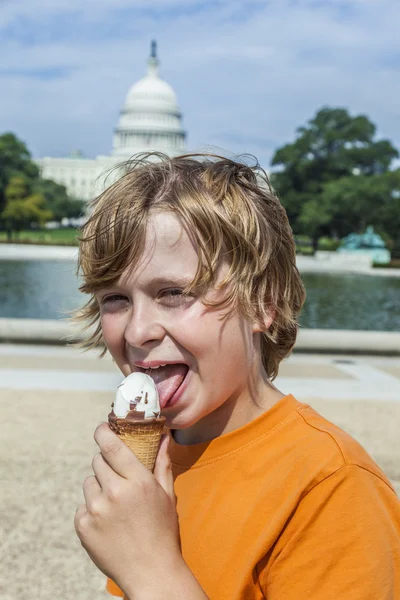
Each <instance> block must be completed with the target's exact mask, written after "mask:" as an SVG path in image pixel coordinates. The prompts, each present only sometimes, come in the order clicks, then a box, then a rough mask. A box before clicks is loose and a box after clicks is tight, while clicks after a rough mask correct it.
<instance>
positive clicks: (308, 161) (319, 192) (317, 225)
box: [272, 107, 398, 248]
mask: <svg viewBox="0 0 400 600" xmlns="http://www.w3.org/2000/svg"><path fill="white" fill-rule="evenodd" d="M375 134H376V128H375V125H374V124H373V123H372V122H371V121H370V120H369V119H368V118H367V117H366V116H363V115H359V116H356V117H352V116H351V115H350V114H349V113H348V111H347V110H345V109H342V108H328V107H325V108H322V109H321V110H319V111H318V112H317V113H316V115H315V116H314V118H313V119H311V120H310V121H309V122H308V124H307V125H306V126H304V127H300V128H299V129H298V130H297V137H296V139H295V141H294V142H293V143H291V144H286V145H284V146H283V147H282V148H279V149H278V150H277V151H276V153H275V155H274V156H273V159H272V166H273V167H276V168H277V170H276V172H274V173H273V175H272V184H273V186H274V187H275V189H276V190H277V192H278V193H279V195H280V197H281V198H282V202H283V204H284V206H285V208H286V211H287V213H288V217H289V219H290V221H291V223H292V227H293V229H294V232H295V233H296V234H306V235H309V236H311V238H312V240H313V246H314V248H316V247H317V245H318V239H319V237H320V236H322V235H330V236H336V235H340V236H341V235H343V231H346V232H347V229H348V227H351V228H352V229H350V230H351V231H354V230H358V229H360V228H362V227H363V222H364V221H365V222H367V221H368V223H373V221H371V218H372V215H373V214H374V202H378V205H379V200H377V198H378V195H379V194H378V192H379V187H380V186H382V185H383V184H382V181H383V180H381V179H379V176H381V175H384V174H386V173H388V172H389V168H390V165H391V163H392V161H393V159H394V158H396V157H398V152H397V150H396V149H395V148H394V147H393V146H392V144H391V142H390V141H388V140H379V141H376V140H375ZM383 187H385V186H383ZM370 188H372V189H370ZM385 189H386V188H385ZM366 192H367V193H366ZM343 193H344V196H345V198H347V200H345V199H344V198H343ZM389 203H390V202H389ZM370 210H371V211H372V212H371V213H369V212H368V211H370Z"/></svg>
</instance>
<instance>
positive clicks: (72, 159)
mask: <svg viewBox="0 0 400 600" xmlns="http://www.w3.org/2000/svg"><path fill="white" fill-rule="evenodd" d="M158 66H159V61H158V58H157V50H156V43H155V42H154V41H153V42H152V43H151V52H150V57H149V59H148V62H147V75H146V76H145V77H143V79H140V81H138V82H137V83H135V84H134V85H133V86H132V87H131V89H130V90H129V92H128V94H127V96H126V99H125V103H124V106H123V108H122V110H121V112H120V117H119V120H118V123H117V126H116V128H115V130H114V138H113V148H112V152H111V155H110V156H97V157H96V158H94V159H91V158H84V157H83V156H82V155H81V154H80V153H79V152H75V153H73V154H72V155H71V156H69V157H67V158H52V157H48V156H45V157H44V158H40V159H36V161H35V162H36V163H37V165H38V166H39V169H40V174H41V177H43V178H44V179H52V180H53V181H56V182H57V183H60V184H62V185H64V186H65V187H66V188H67V192H68V195H69V196H70V197H71V198H77V199H80V200H89V199H91V198H93V196H95V195H96V194H98V193H99V192H101V191H102V190H103V189H104V187H105V179H106V176H107V174H108V173H109V171H110V169H112V168H113V167H115V166H116V165H118V164H119V163H123V162H124V161H126V160H127V159H129V158H130V157H132V156H133V155H134V154H137V153H138V152H147V151H150V150H158V151H160V152H164V153H166V154H168V155H169V156H175V155H178V154H182V152H184V151H185V138H186V133H185V131H184V129H183V127H182V113H181V111H180V109H179V106H178V102H177V98H176V94H175V92H174V90H173V89H172V87H171V86H170V85H169V84H168V83H167V82H166V81H164V80H163V79H161V77H160V76H159V73H158ZM117 173H118V171H117ZM111 182H112V178H108V179H107V183H108V184H110V183H111Z"/></svg>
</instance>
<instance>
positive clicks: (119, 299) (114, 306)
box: [100, 294, 129, 311]
mask: <svg viewBox="0 0 400 600" xmlns="http://www.w3.org/2000/svg"><path fill="white" fill-rule="evenodd" d="M128 304H129V300H128V298H127V297H126V296H123V295H122V294H110V295H109V296H103V298H101V300H100V306H101V307H102V308H103V309H105V310H112V311H114V310H120V309H123V308H126V307H127V305H128Z"/></svg>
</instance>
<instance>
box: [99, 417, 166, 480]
mask: <svg viewBox="0 0 400 600" xmlns="http://www.w3.org/2000/svg"><path fill="white" fill-rule="evenodd" d="M108 422H109V425H110V429H111V430H112V431H113V432H114V433H116V434H117V435H118V437H119V438H120V439H121V440H122V441H123V442H124V444H126V445H127V446H128V448H130V449H131V450H132V452H134V453H135V454H136V456H137V457H138V459H139V460H140V462H141V463H142V464H143V465H144V466H145V467H147V468H148V469H149V470H150V471H153V469H154V465H155V462H156V458H157V453H158V448H159V446H160V440H161V436H162V434H163V433H166V432H167V429H166V427H165V417H158V418H154V419H137V420H131V419H119V418H118V417H116V416H115V415H113V414H112V413H110V415H109V416H108Z"/></svg>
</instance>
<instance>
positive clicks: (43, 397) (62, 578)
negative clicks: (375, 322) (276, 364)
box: [0, 344, 400, 600]
mask: <svg viewBox="0 0 400 600" xmlns="http://www.w3.org/2000/svg"><path fill="white" fill-rule="evenodd" d="M120 380H121V376H120V375H119V374H118V372H117V369H116V367H115V365H114V364H113V363H112V361H111V360H110V359H109V358H106V359H103V360H98V359H97V358H96V355H95V354H94V353H87V354H83V355H81V354H79V353H78V352H77V351H76V350H73V349H70V348H65V347H51V346H22V345H21V346H19V345H6V344H4V345H0V423H1V425H2V437H1V448H0V461H1V466H0V470H1V481H2V485H1V486H0V505H1V507H2V519H1V525H0V527H1V528H2V529H3V531H1V532H0V538H1V540H2V544H1V550H0V554H1V556H0V562H1V565H2V569H1V570H0V598H1V599H2V600H16V599H18V598H35V599H36V598H37V599H40V600H54V599H57V600H93V599H94V598H96V599H99V600H101V599H103V600H104V599H105V598H109V596H108V595H107V594H105V593H104V592H103V586H104V577H103V576H102V575H101V574H100V573H99V572H98V571H97V570H96V568H95V567H94V566H93V565H92V563H91V562H90V560H89V559H88V558H87V557H86V554H85V552H84V551H83V550H82V548H81V546H80V543H79V541H78V539H77V537H76V535H75V532H74V528H73V518H74V513H75V509H76V506H77V505H78V504H79V503H80V502H81V498H82V492H81V486H82V482H83V480H84V479H85V477H86V476H87V475H88V474H90V473H91V460H92V456H93V455H94V453H95V452H96V445H95V443H94V442H93V439H92V434H93V431H94V429H95V427H96V425H97V424H98V423H99V422H100V421H102V420H105V419H106V417H107V413H108V412H109V408H110V404H111V402H112V400H113V396H114V391H115V387H116V385H117V384H118V383H119V381H120ZM276 384H277V386H278V387H279V388H280V389H281V390H282V391H284V392H291V393H293V394H294V395H295V396H297V398H298V399H299V400H302V401H305V402H309V403H310V404H311V405H312V406H314V407H315V408H316V409H317V410H318V411H319V412H321V413H322V414H323V415H324V416H326V417H327V418H328V419H330V420H332V421H333V422H335V423H336V424H338V425H339V426H341V427H342V428H343V429H345V430H346V431H348V432H349V433H350V434H351V435H353V436H354V437H355V438H356V439H358V440H359V441H360V442H361V443H362V444H363V445H364V447H365V448H366V449H367V450H368V452H369V453H370V454H371V455H372V456H373V457H374V459H375V460H376V461H377V463H378V464H379V465H380V466H381V467H382V468H383V470H384V471H385V472H386V474H387V475H388V477H389V478H390V479H391V480H392V482H393V483H394V485H395V487H396V489H397V491H398V493H399V494H400V460H399V459H400V436H399V435H398V429H399V425H398V424H399V423H400V358H368V357H362V358H359V357H352V356H340V357H339V356H338V357H335V356H314V355H301V354H300V355H299V354H298V355H294V356H292V357H291V358H290V359H289V360H288V361H287V362H285V363H284V364H283V365H282V368H281V374H280V376H279V378H278V380H277V382H276ZM8 582H12V583H8Z"/></svg>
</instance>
